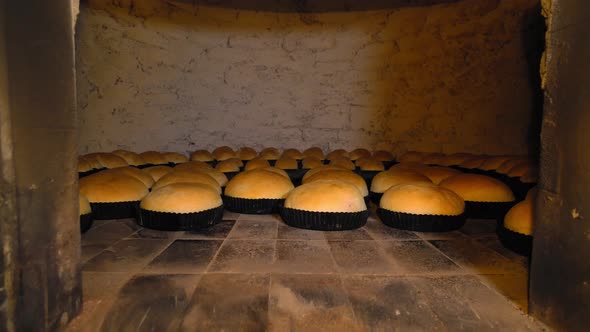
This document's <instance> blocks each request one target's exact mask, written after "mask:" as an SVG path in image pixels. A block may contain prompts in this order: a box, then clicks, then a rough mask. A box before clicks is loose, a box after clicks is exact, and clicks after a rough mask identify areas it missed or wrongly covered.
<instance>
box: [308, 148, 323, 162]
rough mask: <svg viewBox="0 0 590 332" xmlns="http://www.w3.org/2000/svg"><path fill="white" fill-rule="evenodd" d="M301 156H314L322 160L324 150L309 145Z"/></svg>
mask: <svg viewBox="0 0 590 332" xmlns="http://www.w3.org/2000/svg"><path fill="white" fill-rule="evenodd" d="M303 157H314V158H317V159H319V160H324V158H325V157H324V151H322V149H320V148H318V147H317V146H314V147H311V148H309V149H307V150H305V151H303Z"/></svg>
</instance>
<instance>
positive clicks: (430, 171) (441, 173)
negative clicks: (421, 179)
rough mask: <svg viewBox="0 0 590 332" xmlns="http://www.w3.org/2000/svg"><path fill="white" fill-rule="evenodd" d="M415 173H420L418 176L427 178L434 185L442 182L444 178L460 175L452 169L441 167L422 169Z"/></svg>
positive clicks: (459, 172)
mask: <svg viewBox="0 0 590 332" xmlns="http://www.w3.org/2000/svg"><path fill="white" fill-rule="evenodd" d="M417 171H418V172H420V174H422V175H425V176H426V177H428V178H429V179H430V181H432V183H434V184H439V183H440V182H441V181H442V180H444V179H446V178H450V177H451V176H455V175H457V174H461V171H458V170H456V169H454V168H450V167H442V166H430V167H424V168H420V169H418V170H417Z"/></svg>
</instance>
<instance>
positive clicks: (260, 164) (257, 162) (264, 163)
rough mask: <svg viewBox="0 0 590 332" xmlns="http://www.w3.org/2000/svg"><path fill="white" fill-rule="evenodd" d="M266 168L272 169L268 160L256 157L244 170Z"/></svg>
mask: <svg viewBox="0 0 590 332" xmlns="http://www.w3.org/2000/svg"><path fill="white" fill-rule="evenodd" d="M265 167H270V164H269V163H268V160H266V159H263V158H260V157H256V158H254V159H252V160H250V161H248V162H247V163H246V167H244V170H246V171H251V170H253V169H257V168H265Z"/></svg>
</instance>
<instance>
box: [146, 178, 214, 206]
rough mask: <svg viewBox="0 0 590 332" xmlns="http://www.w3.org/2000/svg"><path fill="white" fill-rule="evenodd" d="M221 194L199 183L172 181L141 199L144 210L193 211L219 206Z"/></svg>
mask: <svg viewBox="0 0 590 332" xmlns="http://www.w3.org/2000/svg"><path fill="white" fill-rule="evenodd" d="M222 204H223V202H222V200H221V196H220V195H219V193H217V192H216V191H215V190H213V189H212V188H211V187H210V186H208V185H205V184H199V183H173V184H169V185H167V186H164V187H161V188H158V189H156V190H154V191H152V192H151V193H149V194H148V195H147V196H146V197H145V198H144V199H142V200H141V203H140V207H141V208H142V209H144V210H149V211H156V212H169V213H195V212H201V211H205V210H210V209H214V208H217V207H220V206H221V205H222Z"/></svg>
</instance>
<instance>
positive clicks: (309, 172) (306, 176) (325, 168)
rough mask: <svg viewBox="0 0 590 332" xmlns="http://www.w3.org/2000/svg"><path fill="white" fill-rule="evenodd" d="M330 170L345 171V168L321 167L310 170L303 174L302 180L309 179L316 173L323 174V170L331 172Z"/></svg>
mask: <svg viewBox="0 0 590 332" xmlns="http://www.w3.org/2000/svg"><path fill="white" fill-rule="evenodd" d="M331 169H339V170H347V169H346V168H342V167H338V166H332V165H321V166H319V167H315V168H312V169H310V170H309V171H307V172H305V175H303V179H302V180H303V181H305V179H307V178H309V177H310V176H313V175H314V174H316V173H318V172H323V171H325V170H331Z"/></svg>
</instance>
